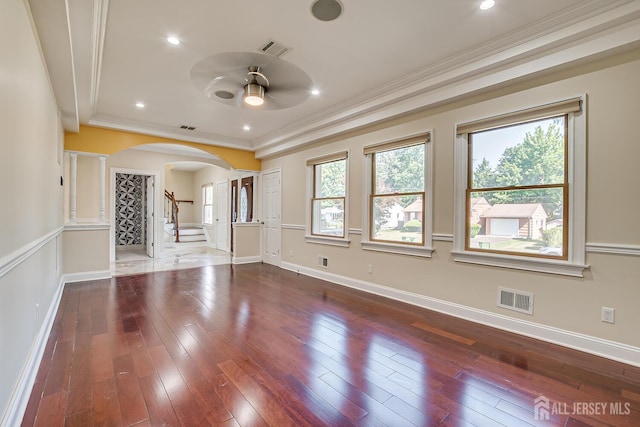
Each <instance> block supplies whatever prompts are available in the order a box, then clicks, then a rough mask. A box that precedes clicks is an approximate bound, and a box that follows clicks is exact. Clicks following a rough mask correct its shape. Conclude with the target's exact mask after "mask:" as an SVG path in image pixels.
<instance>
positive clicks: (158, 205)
mask: <svg viewBox="0 0 640 427" xmlns="http://www.w3.org/2000/svg"><path fill="white" fill-rule="evenodd" d="M118 173H122V174H131V175H143V176H153V179H154V183H155V186H154V189H155V194H154V195H153V200H154V202H153V203H154V207H153V211H154V218H155V219H154V221H155V224H154V233H155V235H154V237H153V241H154V242H155V250H154V251H153V258H154V259H156V258H160V256H161V254H162V252H163V251H164V232H165V231H164V222H163V221H162V220H161V216H162V215H161V214H160V212H164V206H163V204H164V191H163V190H164V172H162V171H154V170H140V169H129V168H120V167H114V166H112V167H110V168H109V180H110V182H109V186H110V189H109V204H110V206H109V214H110V219H109V224H110V226H111V229H112V230H114V232H113V233H109V262H110V263H111V262H115V260H116V233H115V229H116V174H118ZM160 178H162V179H160Z"/></svg>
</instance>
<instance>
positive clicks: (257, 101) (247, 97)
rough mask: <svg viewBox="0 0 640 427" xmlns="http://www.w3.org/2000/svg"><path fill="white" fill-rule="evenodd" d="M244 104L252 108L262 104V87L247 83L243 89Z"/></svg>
mask: <svg viewBox="0 0 640 427" xmlns="http://www.w3.org/2000/svg"><path fill="white" fill-rule="evenodd" d="M244 102H245V104H248V105H251V106H253V107H259V106H260V105H262V104H264V86H262V85H260V84H258V83H253V82H251V83H248V84H246V85H245V87H244Z"/></svg>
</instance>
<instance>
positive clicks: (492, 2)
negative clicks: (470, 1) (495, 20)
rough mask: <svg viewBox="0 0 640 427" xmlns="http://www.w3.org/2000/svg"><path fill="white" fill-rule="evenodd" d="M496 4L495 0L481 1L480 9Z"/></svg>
mask: <svg viewBox="0 0 640 427" xmlns="http://www.w3.org/2000/svg"><path fill="white" fill-rule="evenodd" d="M495 4H496V2H495V0H484V1H483V2H482V3H480V9H482V10H487V9H491V8H492V7H493V6H495Z"/></svg>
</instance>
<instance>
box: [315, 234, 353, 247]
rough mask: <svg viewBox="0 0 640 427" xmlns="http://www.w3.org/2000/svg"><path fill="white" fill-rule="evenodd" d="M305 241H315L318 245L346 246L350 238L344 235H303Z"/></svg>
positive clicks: (349, 242)
mask: <svg viewBox="0 0 640 427" xmlns="http://www.w3.org/2000/svg"><path fill="white" fill-rule="evenodd" d="M304 240H305V241H306V242H307V243H315V244H318V245H329V246H340V247H343V248H348V247H349V245H350V244H351V240H349V239H348V238H344V237H327V236H308V235H307V236H304Z"/></svg>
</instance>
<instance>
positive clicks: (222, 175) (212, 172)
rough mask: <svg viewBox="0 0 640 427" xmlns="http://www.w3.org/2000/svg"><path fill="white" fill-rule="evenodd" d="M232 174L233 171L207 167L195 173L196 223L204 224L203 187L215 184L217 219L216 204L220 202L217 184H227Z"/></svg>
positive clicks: (214, 194) (214, 198)
mask: <svg viewBox="0 0 640 427" xmlns="http://www.w3.org/2000/svg"><path fill="white" fill-rule="evenodd" d="M231 173H233V171H232V170H231V171H230V170H227V169H223V168H221V167H218V166H207V167H204V168H202V169H199V170H197V171H196V172H195V175H194V178H193V196H194V201H195V202H194V205H195V206H196V210H195V212H194V217H195V222H196V223H198V224H200V223H202V186H203V185H205V184H213V204H214V209H213V215H214V217H215V214H216V209H217V208H216V203H217V201H218V198H217V194H216V192H217V184H218V183H219V182H227V181H228V179H229V176H230V174H231Z"/></svg>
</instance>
